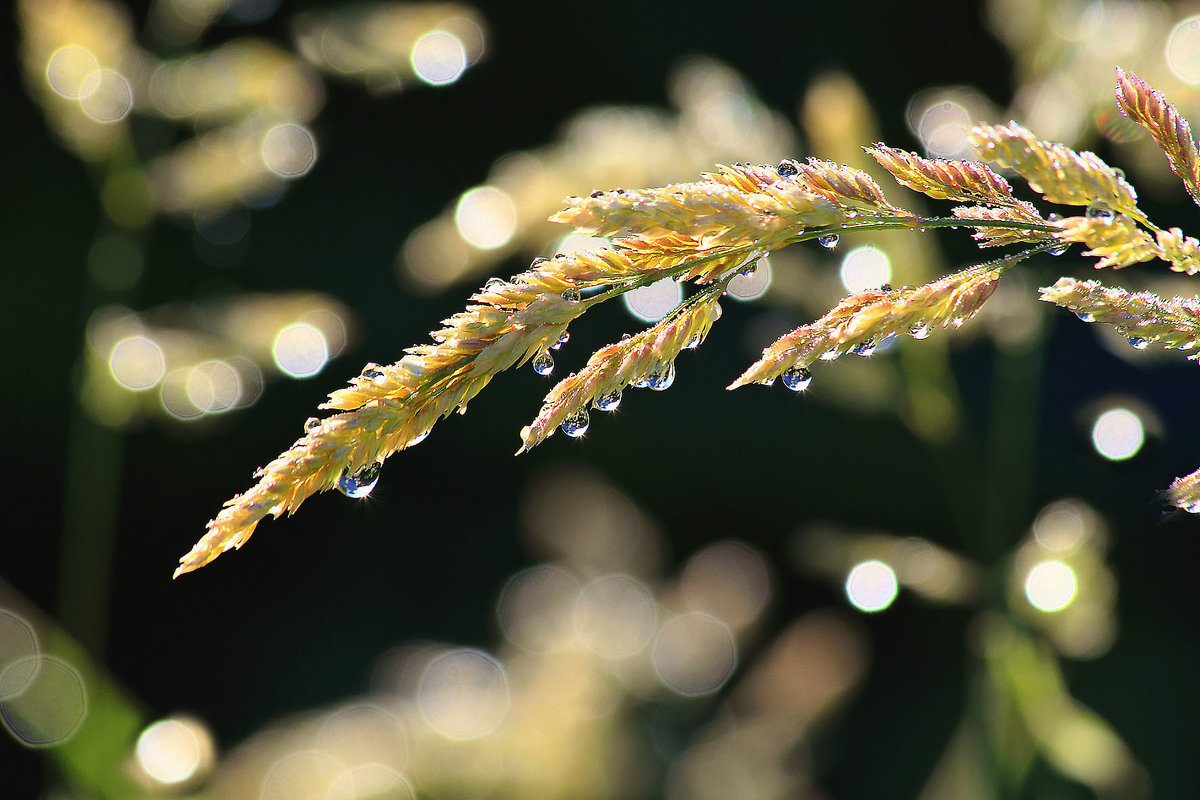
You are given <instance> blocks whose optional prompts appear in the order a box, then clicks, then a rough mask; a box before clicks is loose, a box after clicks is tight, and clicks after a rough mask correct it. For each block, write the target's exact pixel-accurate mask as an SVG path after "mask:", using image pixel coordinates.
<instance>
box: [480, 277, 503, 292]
mask: <svg viewBox="0 0 1200 800" xmlns="http://www.w3.org/2000/svg"><path fill="white" fill-rule="evenodd" d="M503 288H504V281H503V280H501V279H500V278H488V279H487V283H485V284H484V285H483V290H484V291H485V292H498V291H500V290H501V289H503Z"/></svg>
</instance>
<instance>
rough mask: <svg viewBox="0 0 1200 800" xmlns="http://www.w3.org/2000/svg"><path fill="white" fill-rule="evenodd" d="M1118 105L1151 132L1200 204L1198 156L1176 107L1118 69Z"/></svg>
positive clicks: (1144, 84) (1184, 120) (1132, 75)
mask: <svg viewBox="0 0 1200 800" xmlns="http://www.w3.org/2000/svg"><path fill="white" fill-rule="evenodd" d="M1117 107H1118V108H1120V109H1121V113H1123V114H1124V115H1125V116H1127V117H1129V118H1130V119H1131V120H1133V121H1134V122H1136V123H1137V124H1139V125H1141V126H1142V127H1143V128H1145V129H1146V130H1148V131H1149V132H1150V136H1151V137H1152V138H1153V139H1154V141H1155V143H1157V144H1158V146H1159V147H1161V148H1162V151H1163V152H1164V153H1166V155H1167V161H1168V162H1169V163H1170V165H1171V171H1172V172H1174V173H1175V174H1176V175H1178V176H1179V178H1180V179H1181V180H1182V181H1183V185H1184V186H1185V187H1186V188H1187V191H1188V194H1190V195H1191V196H1192V200H1193V201H1194V202H1195V203H1196V204H1197V205H1200V158H1198V157H1197V155H1196V142H1195V140H1194V139H1193V138H1192V129H1191V126H1189V125H1188V121H1187V120H1186V119H1184V117H1183V115H1182V114H1180V113H1179V112H1178V111H1177V110H1176V109H1175V106H1173V105H1171V104H1170V103H1168V102H1167V101H1166V99H1165V98H1164V97H1163V96H1162V92H1159V91H1157V90H1155V89H1152V88H1150V86H1148V85H1146V83H1145V82H1143V81H1142V80H1141V79H1140V78H1138V77H1137V76H1136V75H1134V74H1133V73H1127V72H1125V71H1124V70H1122V69H1121V68H1120V67H1118V68H1117Z"/></svg>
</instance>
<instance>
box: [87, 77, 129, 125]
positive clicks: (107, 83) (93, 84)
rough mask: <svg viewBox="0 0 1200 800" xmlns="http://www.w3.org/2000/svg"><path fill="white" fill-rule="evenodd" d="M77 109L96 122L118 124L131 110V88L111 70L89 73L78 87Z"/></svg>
mask: <svg viewBox="0 0 1200 800" xmlns="http://www.w3.org/2000/svg"><path fill="white" fill-rule="evenodd" d="M80 91H81V96H80V98H79V107H80V108H82V109H83V113H85V114H87V115H88V116H89V117H91V118H92V119H94V120H95V121H96V122H103V123H113V122H120V121H121V120H123V119H125V117H127V116H129V112H130V111H132V110H133V86H131V85H130V83H129V79H128V78H126V77H125V76H124V75H122V74H121V73H119V72H114V71H113V70H111V69H101V70H96V71H95V72H92V73H90V74H89V75H88V76H87V77H86V78H84V79H83V83H82V84H81V86H80Z"/></svg>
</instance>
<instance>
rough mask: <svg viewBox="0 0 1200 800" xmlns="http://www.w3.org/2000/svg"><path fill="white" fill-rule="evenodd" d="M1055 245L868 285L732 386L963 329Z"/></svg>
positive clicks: (784, 340) (784, 339) (786, 338)
mask: <svg viewBox="0 0 1200 800" xmlns="http://www.w3.org/2000/svg"><path fill="white" fill-rule="evenodd" d="M1051 246H1053V243H1045V244H1040V245H1037V246H1034V247H1031V248H1028V249H1026V250H1024V251H1022V252H1020V253H1013V254H1011V255H1008V256H1005V257H1003V258H999V259H996V260H994V261H989V262H986V263H983V264H978V265H976V266H973V267H968V268H967V269H964V270H962V271H960V272H956V273H954V274H953V275H947V276H945V277H942V278H939V279H938V280H936V281H933V282H931V283H928V284H925V285H924V286H917V287H904V288H901V289H890V288H884V289H867V290H866V291H863V292H859V293H857V294H852V295H850V296H848V297H846V298H845V299H843V300H842V302H841V303H839V304H838V305H837V306H835V307H834V308H833V309H832V310H830V311H829V312H828V313H827V314H825V315H824V316H823V317H821V318H820V319H818V320H816V321H815V322H812V323H810V324H808V325H801V326H800V327H799V328H796V329H795V330H794V331H791V332H790V333H787V334H785V335H783V336H781V337H780V338H779V339H777V340H776V341H775V342H774V343H772V344H771V345H770V346H768V347H767V348H766V349H764V350H763V354H762V357H761V358H760V359H759V360H758V361H756V362H755V363H753V364H751V365H750V367H748V368H747V369H746V371H745V372H744V373H742V375H741V376H740V377H738V379H737V380H735V381H734V382H733V383H731V384H730V385H729V386H728V387H727V388H729V389H737V388H739V387H741V386H745V385H746V384H750V383H762V384H766V385H770V384H771V383H773V382H774V381H775V379H776V378H779V377H780V376H784V377H785V378H786V377H788V376H787V373H789V371H793V370H803V369H807V367H809V366H810V365H812V364H813V363H815V362H816V361H818V360H833V359H836V358H838V357H840V356H842V355H845V354H846V353H848V352H851V351H852V350H855V349H857V348H861V347H864V346H871V345H872V344H873V343H874V342H877V341H880V340H882V339H885V338H888V337H890V336H896V335H901V334H907V335H909V336H912V337H913V338H916V339H924V338H925V337H927V336H928V335H929V333H930V331H931V330H932V329H933V328H935V327H943V328H947V327H958V326H959V325H961V324H963V322H965V321H966V320H968V319H970V318H971V317H972V316H974V314H975V313H976V312H977V311H978V310H979V308H980V307H981V306H982V305H983V303H984V302H986V301H987V299H988V298H989V297H991V295H992V292H993V291H995V288H996V283H997V281H999V279H1000V276H1001V275H1002V274H1003V273H1004V272H1006V271H1007V270H1009V269H1011V268H1012V267H1013V266H1014V265H1016V264H1017V263H1019V262H1021V261H1023V260H1025V259H1027V258H1029V257H1030V256H1032V255H1034V254H1036V253H1040V252H1044V251H1045V250H1047V249H1049V248H1050V247H1051Z"/></svg>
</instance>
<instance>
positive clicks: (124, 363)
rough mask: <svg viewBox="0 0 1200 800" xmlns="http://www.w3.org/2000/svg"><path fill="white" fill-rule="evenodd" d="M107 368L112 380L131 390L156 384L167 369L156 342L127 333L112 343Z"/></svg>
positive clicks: (164, 357) (147, 387)
mask: <svg viewBox="0 0 1200 800" xmlns="http://www.w3.org/2000/svg"><path fill="white" fill-rule="evenodd" d="M108 368H109V370H110V371H111V372H112V376H113V380H115V381H116V382H117V383H119V384H121V386H123V387H125V388H126V389H128V390H130V391H131V392H140V391H145V390H146V389H152V388H154V387H155V386H157V385H158V384H159V382H160V381H161V380H162V379H163V376H164V375H166V373H167V360H166V356H164V355H163V349H162V347H160V346H159V344H158V342H156V341H154V340H153V339H150V338H148V337H145V336H130V337H129V338H127V339H122V340H121V341H119V342H117V344H116V345H115V346H114V347H113V349H112V355H110V356H109V358H108Z"/></svg>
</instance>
